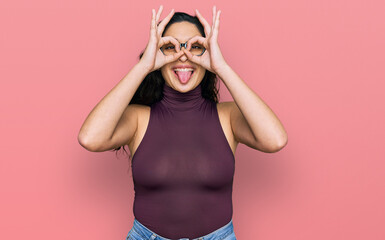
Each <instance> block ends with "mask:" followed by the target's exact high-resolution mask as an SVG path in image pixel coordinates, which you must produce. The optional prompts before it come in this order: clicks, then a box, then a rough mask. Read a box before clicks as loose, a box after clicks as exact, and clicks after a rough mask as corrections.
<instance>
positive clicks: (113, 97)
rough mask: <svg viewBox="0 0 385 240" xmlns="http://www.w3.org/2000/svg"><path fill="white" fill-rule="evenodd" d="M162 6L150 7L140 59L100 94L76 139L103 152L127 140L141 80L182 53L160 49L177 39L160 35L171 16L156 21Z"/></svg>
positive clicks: (135, 118) (132, 131) (134, 124)
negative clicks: (156, 9)
mask: <svg viewBox="0 0 385 240" xmlns="http://www.w3.org/2000/svg"><path fill="white" fill-rule="evenodd" d="M162 10H163V6H160V7H159V10H158V12H157V13H156V12H155V9H152V19H151V27H150V39H149V42H148V43H147V46H146V49H145V51H144V53H143V56H142V58H141V59H140V61H139V63H138V64H136V65H135V66H134V67H133V68H132V69H131V70H130V72H129V73H128V74H127V75H126V76H125V77H124V78H123V79H122V80H120V82H119V83H118V84H117V85H116V86H115V87H114V88H113V89H111V90H110V91H109V92H108V94H107V95H106V96H104V97H103V99H102V100H101V101H100V102H99V103H98V104H97V105H96V106H95V107H94V108H93V109H92V111H91V112H90V114H89V115H88V116H87V118H86V120H85V121H84V123H83V125H82V127H81V129H80V132H79V135H78V141H79V143H80V145H82V146H83V147H84V148H86V149H87V150H89V151H93V152H102V151H106V150H110V149H113V148H117V147H119V146H122V145H126V144H128V143H129V142H130V141H131V140H132V138H133V136H134V134H135V132H136V129H137V126H138V116H137V111H136V108H137V107H138V106H137V105H136V104H130V105H129V103H130V101H131V99H132V97H133V96H134V94H135V92H136V91H137V89H138V87H139V86H140V83H141V82H142V81H143V79H144V78H145V77H146V75H147V74H149V73H150V72H152V71H155V70H157V69H159V68H161V67H162V66H163V65H165V64H167V63H169V62H173V61H175V60H177V59H178V58H179V57H180V56H182V54H183V52H181V51H180V52H178V53H175V54H173V55H169V56H165V55H163V53H162V52H161V51H160V50H159V48H160V47H161V46H163V45H164V44H167V43H170V42H173V43H174V44H176V43H177V40H176V39H174V38H172V37H162V33H163V30H164V27H165V26H166V24H167V23H168V22H169V20H170V19H171V17H172V16H173V14H174V9H173V10H171V12H170V13H169V14H168V15H167V17H165V18H164V19H163V20H162V22H161V23H159V25H157V24H156V23H157V22H158V20H159V18H160V15H161V13H162Z"/></svg>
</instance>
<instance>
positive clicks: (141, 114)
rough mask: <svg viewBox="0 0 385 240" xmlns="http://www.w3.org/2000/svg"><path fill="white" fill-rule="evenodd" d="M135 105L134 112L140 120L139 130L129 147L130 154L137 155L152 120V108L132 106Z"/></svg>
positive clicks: (140, 105)
mask: <svg viewBox="0 0 385 240" xmlns="http://www.w3.org/2000/svg"><path fill="white" fill-rule="evenodd" d="M130 105H133V107H132V108H133V109H134V110H133V111H135V114H136V115H137V118H138V126H137V130H136V132H135V135H134V136H133V138H132V141H130V142H129V143H128V144H127V145H128V148H129V149H130V152H131V153H132V155H133V154H135V152H136V149H137V147H138V146H139V143H140V142H141V141H142V138H143V136H144V133H145V132H146V129H147V126H148V122H149V120H150V110H151V107H150V106H147V105H142V104H130Z"/></svg>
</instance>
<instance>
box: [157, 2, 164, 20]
mask: <svg viewBox="0 0 385 240" xmlns="http://www.w3.org/2000/svg"><path fill="white" fill-rule="evenodd" d="M162 11H163V5H160V7H159V10H158V13H157V14H156V22H158V21H159V18H160V15H161V14H162Z"/></svg>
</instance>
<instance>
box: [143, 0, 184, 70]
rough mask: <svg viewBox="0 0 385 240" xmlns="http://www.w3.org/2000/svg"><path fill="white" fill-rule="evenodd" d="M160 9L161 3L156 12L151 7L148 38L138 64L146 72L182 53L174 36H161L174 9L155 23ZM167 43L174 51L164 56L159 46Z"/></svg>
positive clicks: (174, 58)
mask: <svg viewBox="0 0 385 240" xmlns="http://www.w3.org/2000/svg"><path fill="white" fill-rule="evenodd" d="M162 10H163V6H162V5H161V6H160V7H159V10H158V12H157V13H156V14H155V9H152V20H151V30H150V39H149V41H148V43H147V46H146V49H145V50H144V52H143V55H142V58H141V59H140V61H139V64H140V65H142V66H143V67H144V68H145V69H146V70H147V71H148V73H150V72H152V71H155V70H158V69H159V68H161V67H162V66H164V65H165V64H167V63H170V62H173V61H175V60H177V59H178V58H179V57H180V56H182V55H183V51H180V47H179V42H178V41H177V40H176V39H175V38H173V37H171V36H166V37H162V34H163V30H164V28H165V26H166V25H167V23H168V22H169V21H170V19H171V17H172V16H173V15H174V9H172V10H171V12H170V13H169V14H168V15H167V17H165V18H164V19H163V20H162V22H161V23H160V24H159V25H157V22H158V21H159V18H160V15H161V13H162ZM168 43H172V44H174V45H175V49H176V53H175V54H173V55H169V56H165V55H164V54H163V53H162V51H161V50H160V48H161V47H162V46H163V45H165V44H168Z"/></svg>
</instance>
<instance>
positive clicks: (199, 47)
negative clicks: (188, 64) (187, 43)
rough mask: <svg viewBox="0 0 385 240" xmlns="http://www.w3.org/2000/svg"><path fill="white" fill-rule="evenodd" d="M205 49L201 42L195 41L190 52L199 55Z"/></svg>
mask: <svg viewBox="0 0 385 240" xmlns="http://www.w3.org/2000/svg"><path fill="white" fill-rule="evenodd" d="M204 51H205V48H204V47H203V46H202V45H201V44H199V43H194V44H192V45H191V49H190V52H191V54H193V55H197V56H199V55H202V54H203V52H204Z"/></svg>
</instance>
